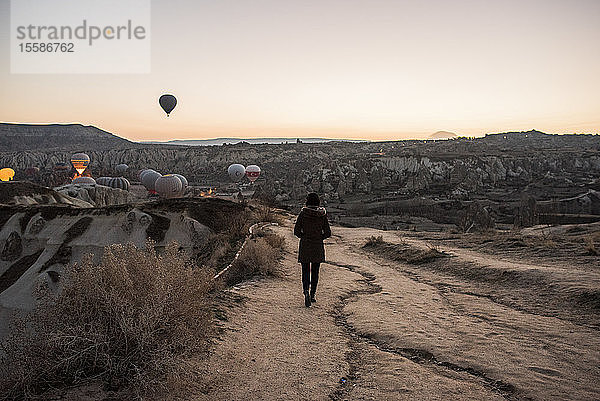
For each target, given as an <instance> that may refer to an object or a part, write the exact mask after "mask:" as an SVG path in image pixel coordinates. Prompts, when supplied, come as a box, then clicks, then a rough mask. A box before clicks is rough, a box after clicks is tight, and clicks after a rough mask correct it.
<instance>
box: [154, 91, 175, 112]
mask: <svg viewBox="0 0 600 401" xmlns="http://www.w3.org/2000/svg"><path fill="white" fill-rule="evenodd" d="M158 104H160V107H162V109H163V110H164V111H165V113H167V117H168V116H169V114H170V113H171V112H172V111H173V109H174V108H175V106H177V99H176V98H175V96H173V95H162V96H161V97H160V98H159V99H158Z"/></svg>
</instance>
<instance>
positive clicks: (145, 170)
mask: <svg viewBox="0 0 600 401" xmlns="http://www.w3.org/2000/svg"><path fill="white" fill-rule="evenodd" d="M150 171H154V170H152V169H151V168H147V169H144V170H142V171H140V175H139V178H140V182H141V181H142V180H143V179H144V176H145V175H146V174H147V173H149V172H150ZM154 172H156V171H154Z"/></svg>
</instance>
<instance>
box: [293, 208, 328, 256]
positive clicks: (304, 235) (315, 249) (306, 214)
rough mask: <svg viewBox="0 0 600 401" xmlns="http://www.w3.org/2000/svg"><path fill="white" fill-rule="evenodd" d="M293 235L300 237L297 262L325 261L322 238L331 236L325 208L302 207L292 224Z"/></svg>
mask: <svg viewBox="0 0 600 401" xmlns="http://www.w3.org/2000/svg"><path fill="white" fill-rule="evenodd" d="M294 235H295V236H296V237H298V238H300V248H299V249H298V262H300V263H308V262H313V263H321V262H324V261H325V247H324V246H323V240H324V239H325V238H329V237H331V228H330V227H329V221H327V213H326V211H325V208H322V207H314V206H307V207H303V208H302V210H301V211H300V214H299V215H298V219H297V220H296V225H295V226H294Z"/></svg>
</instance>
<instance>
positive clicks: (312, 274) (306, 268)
mask: <svg viewBox="0 0 600 401" xmlns="http://www.w3.org/2000/svg"><path fill="white" fill-rule="evenodd" d="M319 266H321V264H320V263H302V290H303V291H304V292H308V288H309V287H310V292H311V294H313V295H314V294H315V291H316V290H317V283H318V282H319Z"/></svg>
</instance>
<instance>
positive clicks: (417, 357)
mask: <svg viewBox="0 0 600 401" xmlns="http://www.w3.org/2000/svg"><path fill="white" fill-rule="evenodd" d="M324 263H325V264H329V265H333V266H337V267H341V268H344V269H347V270H350V271H351V272H353V273H357V274H360V275H361V276H362V277H363V279H362V280H361V281H362V282H363V283H364V284H365V287H363V288H362V289H357V290H353V291H350V292H348V293H346V294H344V295H342V296H341V297H340V300H339V302H338V304H337V305H336V306H335V308H334V312H333V314H334V319H335V324H336V325H337V326H339V327H341V328H343V329H344V331H345V332H346V333H347V335H348V336H349V340H348V341H349V348H350V349H351V351H350V352H348V353H346V356H345V357H346V362H347V363H348V365H349V372H348V377H347V380H345V381H341V382H340V384H339V386H338V388H337V389H336V391H334V392H333V393H332V394H330V398H331V399H333V400H343V399H346V397H345V396H346V395H348V394H349V392H350V391H351V390H352V388H353V386H355V385H356V380H357V379H358V375H359V371H360V368H361V363H360V359H361V358H360V351H357V348H360V344H361V343H367V344H369V345H372V346H374V347H376V348H377V349H378V350H380V351H383V352H388V353H393V354H396V355H399V356H401V357H403V358H406V359H409V360H411V361H412V362H414V363H418V364H421V365H435V366H438V367H442V368H445V369H448V370H451V371H453V372H457V373H466V374H468V375H470V376H472V377H474V378H476V379H478V380H479V381H480V382H481V383H482V384H483V385H484V386H485V387H486V388H488V389H490V390H491V391H493V392H494V393H496V394H498V395H500V396H501V397H503V398H504V399H506V400H509V401H517V400H529V399H530V398H523V397H519V396H517V394H516V389H515V387H514V386H513V385H512V384H510V383H506V382H504V381H502V380H496V379H493V378H491V377H489V376H487V375H486V374H485V373H484V372H481V371H478V370H476V369H474V368H471V367H464V366H460V365H458V364H455V363H452V362H448V361H440V360H439V359H438V358H437V357H436V356H435V355H434V354H432V353H430V352H428V351H425V350H421V349H416V348H402V347H391V346H389V345H387V344H385V343H384V342H382V341H379V340H378V339H377V338H374V337H373V336H370V335H367V334H364V333H360V332H359V331H358V330H357V329H356V327H354V326H353V325H352V324H351V323H350V322H349V321H348V316H349V315H348V314H347V313H345V312H344V308H345V307H346V305H347V304H348V303H349V302H352V301H353V300H356V299H358V297H359V296H361V295H371V294H377V293H380V292H381V291H382V287H381V286H380V285H378V284H376V283H374V281H375V280H376V279H377V277H376V276H375V275H374V274H372V273H369V272H366V271H364V270H363V269H362V268H361V267H360V266H356V265H349V264H342V263H337V262H332V261H327V262H324ZM400 273H401V272H400ZM407 278H409V279H410V277H407Z"/></svg>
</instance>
